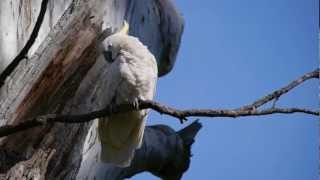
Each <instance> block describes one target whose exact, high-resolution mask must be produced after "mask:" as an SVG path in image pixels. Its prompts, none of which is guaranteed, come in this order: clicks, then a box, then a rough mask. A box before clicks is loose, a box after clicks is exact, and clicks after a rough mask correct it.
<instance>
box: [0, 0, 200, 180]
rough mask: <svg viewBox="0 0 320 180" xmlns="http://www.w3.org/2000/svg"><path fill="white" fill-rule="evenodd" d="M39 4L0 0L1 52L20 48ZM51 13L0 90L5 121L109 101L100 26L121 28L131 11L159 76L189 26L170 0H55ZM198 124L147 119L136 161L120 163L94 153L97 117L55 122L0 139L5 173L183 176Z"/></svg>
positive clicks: (133, 29)
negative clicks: (155, 123)
mask: <svg viewBox="0 0 320 180" xmlns="http://www.w3.org/2000/svg"><path fill="white" fill-rule="evenodd" d="M8 4H9V5H10V6H11V7H9V8H8ZM39 4H40V2H39V1H37V0H28V1H18V0H10V1H9V0H5V1H1V2H0V12H1V13H0V27H1V28H0V33H1V37H0V45H1V46H0V58H1V59H12V57H13V56H14V54H16V53H17V51H18V49H21V48H22V46H23V45H22V44H24V42H25V41H26V40H27V39H28V35H29V34H30V32H31V31H32V28H30V27H32V26H33V24H34V19H36V17H37V14H38V11H39V7H40V6H39ZM10 8H11V9H10ZM35 9H37V10H35ZM46 16H47V17H46V19H45V21H44V24H43V26H42V30H41V31H40V35H39V37H38V39H37V41H36V43H35V44H34V46H33V48H32V50H31V51H30V54H29V55H28V56H29V57H30V58H29V59H25V60H23V62H21V63H20V64H19V66H18V67H17V68H16V70H15V71H14V72H13V73H12V74H11V75H10V77H8V78H7V80H6V82H5V85H4V86H3V87H2V88H1V90H0V112H1V113H0V119H1V121H0V125H4V124H15V123H18V122H22V121H26V120H27V119H28V118H30V117H33V116H36V115H40V114H47V113H59V114H79V113H85V112H89V111H92V110H97V109H100V108H102V107H104V106H105V105H106V104H105V103H104V101H103V96H104V94H105V93H107V92H108V90H107V89H106V88H105V81H104V77H105V75H106V72H107V71H108V64H107V62H105V61H104V60H103V59H102V57H101V56H100V54H99V53H98V51H97V49H98V46H99V37H100V34H101V29H103V28H105V27H111V28H112V29H116V28H117V27H119V26H120V25H121V24H122V22H123V20H124V19H126V20H127V21H128V22H129V24H130V34H131V35H134V36H137V37H139V39H140V40H141V41H142V42H143V43H144V44H146V45H147V46H148V47H149V49H150V51H151V52H152V53H153V54H154V55H155V57H156V58H157V62H158V66H159V71H160V72H159V73H160V76H162V75H165V74H166V73H168V72H169V71H170V70H171V69H172V67H173V65H174V62H175V57H176V54H177V51H178V48H179V43H180V38H181V34H182V30H183V21H182V18H181V17H180V16H179V15H178V13H177V12H176V10H175V8H174V6H173V5H172V3H171V1H169V0H140V1H132V0H95V1H88V0H73V1H70V0H57V1H51V3H50V5H49V7H48V9H47V15H46ZM8 17H10V18H8ZM15 23H16V24H15ZM11 25H12V26H11ZM12 33H13V34H14V33H16V34H14V35H12ZM10 42H14V43H10ZM9 45H10V46H9ZM7 63H8V62H7ZM7 63H6V64H7ZM200 127H201V125H200V124H199V123H198V122H195V123H193V124H191V125H190V126H189V127H187V128H185V129H183V130H181V131H178V132H174V131H173V130H172V129H171V128H170V127H168V126H164V125H158V126H151V127H147V128H146V132H145V136H144V142H143V143H144V144H143V146H142V148H141V149H139V150H138V151H137V152H136V155H135V158H134V161H133V163H132V165H131V166H130V167H128V168H116V167H112V166H110V165H105V164H102V163H99V162H98V160H97V158H96V157H97V155H98V154H99V148H100V146H99V142H98V139H97V138H96V122H95V121H94V122H93V123H85V124H50V125H47V126H46V127H41V128H34V129H32V130H28V131H25V132H21V133H17V134H14V135H10V136H8V137H6V138H3V139H0V174H1V175H0V177H1V179H123V178H126V177H131V176H133V175H135V174H137V173H140V172H143V171H149V172H151V173H153V174H154V175H157V176H159V177H162V178H164V179H179V178H181V176H182V174H183V172H185V171H186V170H187V168H188V166H189V162H190V159H189V158H190V147H191V144H192V143H193V139H194V137H195V135H196V133H197V132H198V130H199V129H200Z"/></svg>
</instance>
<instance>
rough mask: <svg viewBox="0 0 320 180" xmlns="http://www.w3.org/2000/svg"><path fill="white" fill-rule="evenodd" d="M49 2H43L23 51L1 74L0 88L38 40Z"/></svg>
mask: <svg viewBox="0 0 320 180" xmlns="http://www.w3.org/2000/svg"><path fill="white" fill-rule="evenodd" d="M48 2H49V0H42V2H41V7H40V13H39V16H38V18H37V21H36V24H35V25H34V28H33V30H32V33H31V35H30V37H29V39H28V41H27V43H26V44H25V45H24V47H23V48H22V49H21V51H20V52H19V54H18V55H17V56H16V57H15V58H14V59H13V60H12V61H11V63H10V64H9V65H8V66H7V67H6V68H5V69H4V71H3V72H2V73H1V74H0V88H1V87H2V86H3V84H4V82H5V80H6V78H7V77H8V76H9V75H10V74H11V73H12V72H13V71H14V69H15V68H16V67H17V66H18V65H19V63H20V62H21V61H22V60H23V59H24V58H26V57H27V54H28V52H29V50H30V48H31V47H32V45H33V44H34V42H35V41H36V38H37V37H38V33H39V31H40V27H41V24H42V22H43V20H44V15H45V14H46V9H47V5H48Z"/></svg>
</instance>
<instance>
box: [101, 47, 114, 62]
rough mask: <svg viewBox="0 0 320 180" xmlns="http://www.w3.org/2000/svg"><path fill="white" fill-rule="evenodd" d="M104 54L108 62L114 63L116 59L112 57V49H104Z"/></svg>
mask: <svg viewBox="0 0 320 180" xmlns="http://www.w3.org/2000/svg"><path fill="white" fill-rule="evenodd" d="M103 56H104V59H105V60H106V61H107V62H109V63H113V61H114V59H113V58H112V51H109V50H108V51H103Z"/></svg>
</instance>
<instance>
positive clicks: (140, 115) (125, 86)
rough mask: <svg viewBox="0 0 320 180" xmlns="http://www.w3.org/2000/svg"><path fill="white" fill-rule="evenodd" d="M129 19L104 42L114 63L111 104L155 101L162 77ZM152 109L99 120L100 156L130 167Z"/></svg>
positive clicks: (109, 93) (105, 51)
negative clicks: (130, 28)
mask: <svg viewBox="0 0 320 180" xmlns="http://www.w3.org/2000/svg"><path fill="white" fill-rule="evenodd" d="M128 30H129V25H128V24H127V23H126V22H125V23H124V26H123V27H122V29H121V30H119V31H118V32H116V33H115V34H113V35H111V36H109V37H107V38H106V39H105V40H104V41H103V42H102V44H103V48H102V49H103V55H104V58H105V59H106V60H107V61H108V62H110V63H111V64H110V67H109V70H108V73H107V76H106V77H105V78H106V83H107V84H106V86H107V87H106V89H107V92H105V95H106V96H107V97H106V101H107V103H108V104H111V105H117V104H123V103H135V102H137V100H138V99H142V100H152V99H153V96H154V94H155V87H156V82H157V77H158V69H157V63H156V60H155V57H154V56H153V55H152V53H151V52H150V51H149V50H148V48H147V47H146V46H144V45H143V44H142V43H141V42H140V41H139V39H138V38H136V37H133V36H130V35H128ZM147 113H148V110H135V111H130V112H126V113H120V114H115V115H112V116H109V117H105V118H101V119H99V124H98V133H99V138H100V141H101V154H100V155H101V156H100V159H101V161H102V162H104V163H111V164H114V165H116V166H121V167H126V166H129V165H130V163H131V161H132V159H133V157H134V152H135V150H136V149H138V148H140V146H141V144H142V138H143V133H144V128H145V124H146V117H147Z"/></svg>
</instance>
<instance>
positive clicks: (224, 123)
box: [133, 0, 319, 180]
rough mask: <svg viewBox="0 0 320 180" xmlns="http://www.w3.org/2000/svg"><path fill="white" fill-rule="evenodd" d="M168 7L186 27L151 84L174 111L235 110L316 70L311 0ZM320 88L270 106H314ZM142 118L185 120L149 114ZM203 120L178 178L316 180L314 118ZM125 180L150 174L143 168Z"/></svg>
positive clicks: (209, 1)
mask: <svg viewBox="0 0 320 180" xmlns="http://www.w3.org/2000/svg"><path fill="white" fill-rule="evenodd" d="M175 3H176V6H177V8H178V9H179V11H180V12H181V13H182V15H183V17H184V19H185V31H184V34H183V38H182V44H181V48H180V51H179V55H178V59H177V63H176V65H175V68H174V69H173V71H172V72H171V73H169V74H168V75H167V76H165V77H163V78H161V79H160V80H159V83H158V87H157V96H156V100H157V101H160V102H162V103H164V104H167V105H171V106H175V107H178V108H192V107H198V108H235V107H239V106H241V105H244V104H248V103H251V102H252V101H254V100H255V99H257V98H259V97H261V96H263V95H265V94H267V93H269V92H271V91H273V90H275V89H278V88H280V87H282V86H284V85H286V84H287V83H289V82H290V81H292V80H294V79H296V78H297V77H299V76H301V75H302V74H304V73H306V72H309V71H312V70H314V69H315V68H316V67H317V66H318V62H319V61H318V59H317V57H318V54H317V53H318V51H317V35H316V33H317V26H318V22H319V20H318V14H319V13H318V7H319V5H318V1H316V0H304V1H302V0H259V1H254V0H242V1H234V0H232V1H231V0H202V1H185V0H176V1H175ZM318 85H319V84H318V82H317V81H316V80H312V81H309V82H307V83H305V84H303V85H302V86H300V87H298V88H297V89H295V90H294V91H292V92H290V93H289V94H287V95H285V96H283V97H282V98H281V99H280V100H279V101H278V103H277V105H278V106H281V107H289V106H300V107H306V108H313V109H315V108H317V107H318V106H319V104H318ZM190 120H192V118H191V119H190ZM190 122H191V121H190ZM148 123H149V124H160V123H161V124H167V125H170V126H172V127H173V128H175V129H177V130H178V129H181V128H182V127H184V126H185V125H180V124H179V122H178V121H174V120H173V118H172V117H168V116H161V115H159V114H157V113H155V112H152V113H151V115H150V116H149V120H148ZM201 123H202V124H203V129H202V130H201V131H200V133H199V135H198V136H197V138H196V142H195V144H194V145H193V147H192V152H193V154H194V156H193V157H192V161H191V166H190V169H189V170H188V172H187V173H185V175H184V177H183V179H184V180H194V179H201V180H207V179H208V180H215V179H216V180H270V179H272V180H316V179H317V176H318V160H319V157H318V140H317V138H318V137H319V134H318V132H317V130H318V127H319V122H317V118H316V117H312V116H309V115H303V114H293V115H270V116H263V117H245V118H238V119H230V118H214V119H212V118H211V119H210V118H201ZM186 125H187V124H186ZM133 179H148V180H152V179H157V178H155V177H153V176H151V175H149V174H147V173H144V174H141V175H138V176H135V177H134V178H133Z"/></svg>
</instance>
